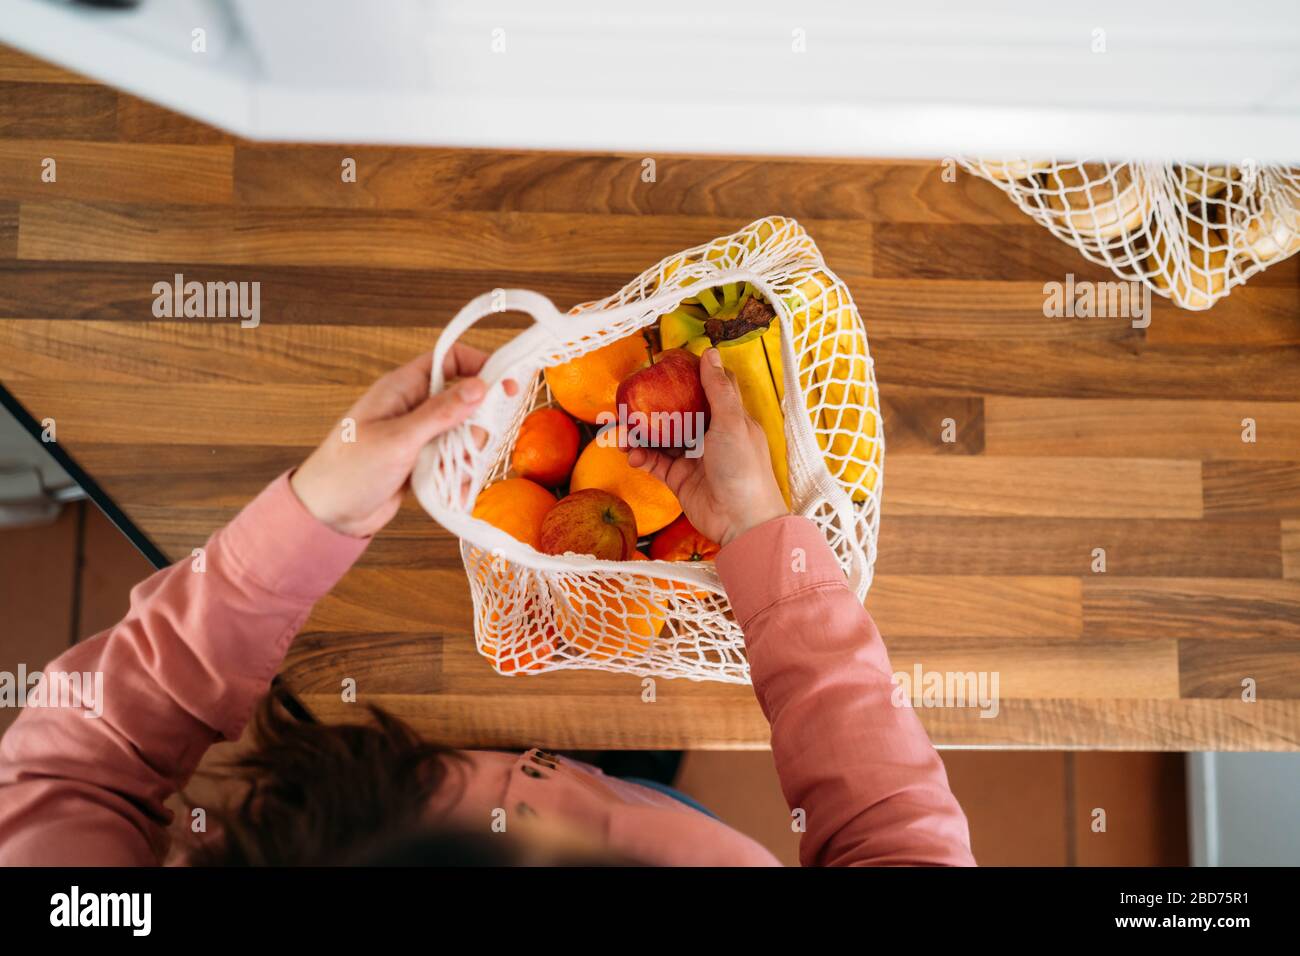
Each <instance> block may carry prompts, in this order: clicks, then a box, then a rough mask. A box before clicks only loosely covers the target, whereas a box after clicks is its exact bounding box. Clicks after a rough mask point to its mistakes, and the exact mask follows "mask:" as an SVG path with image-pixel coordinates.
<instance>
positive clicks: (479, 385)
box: [456, 378, 487, 405]
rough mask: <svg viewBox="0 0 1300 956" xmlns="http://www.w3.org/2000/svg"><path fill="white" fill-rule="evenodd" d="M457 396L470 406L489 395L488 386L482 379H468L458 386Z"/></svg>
mask: <svg viewBox="0 0 1300 956" xmlns="http://www.w3.org/2000/svg"><path fill="white" fill-rule="evenodd" d="M456 394H457V396H459V398H460V400H461V401H462V402H464V403H465V404H467V405H470V404H473V403H474V402H477V401H479V400H480V399H481V398H482V397H483V396H484V395H485V394H487V386H485V385H484V384H483V380H482V379H481V378H467V379H465V380H464V381H463V382H461V383H460V384H459V385H457V386H456Z"/></svg>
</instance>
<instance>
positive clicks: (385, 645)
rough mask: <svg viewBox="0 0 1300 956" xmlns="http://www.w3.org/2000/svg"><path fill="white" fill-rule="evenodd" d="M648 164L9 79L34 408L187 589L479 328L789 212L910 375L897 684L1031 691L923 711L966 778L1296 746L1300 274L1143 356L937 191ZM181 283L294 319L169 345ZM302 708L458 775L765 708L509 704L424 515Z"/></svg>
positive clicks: (1067, 264) (683, 730) (703, 702)
mask: <svg viewBox="0 0 1300 956" xmlns="http://www.w3.org/2000/svg"><path fill="white" fill-rule="evenodd" d="M46 157H52V158H54V159H55V160H56V161H57V173H58V179H57V182H55V183H44V182H42V181H41V175H40V174H41V168H42V166H41V164H42V160H43V159H44V158H46ZM345 157H351V158H353V159H355V160H356V162H357V180H358V181H357V182H356V183H343V182H341V177H340V168H341V167H340V164H341V162H342V160H343V159H344V158H345ZM642 159H643V157H641V156H630V155H624V156H597V155H591V156H587V155H567V154H563V155H562V154H552V153H507V152H487V151H483V152H479V151H464V150H417V149H390V148H381V147H331V146H292V145H287V146H267V145H252V144H247V143H243V142H238V141H234V140H232V139H231V138H229V137H227V136H225V135H224V134H222V133H220V132H217V131H214V130H211V129H209V128H206V127H203V126H201V125H198V124H196V123H194V122H192V121H189V120H186V119H184V118H181V117H178V116H176V115H173V114H171V113H167V112H165V111H162V110H160V109H157V108H155V107H152V106H150V105H148V104H145V103H143V102H141V101H139V100H136V99H134V98H132V97H130V96H127V95H125V94H119V93H117V92H115V91H112V90H109V89H106V88H104V87H101V86H98V85H95V84H93V83H88V82H86V81H84V80H81V79H79V78H77V77H75V76H72V75H70V74H67V73H64V72H62V71H60V70H56V69H54V68H52V67H48V66H45V65H43V64H39V63H36V62H35V61H32V60H29V59H27V58H25V57H23V56H20V55H19V54H16V53H14V52H12V51H7V50H3V49H0V382H3V384H4V385H5V386H6V387H7V388H8V389H9V391H10V392H11V393H12V394H13V395H14V396H16V398H17V399H18V401H19V402H21V403H22V404H23V405H24V406H25V407H26V409H27V410H28V411H29V412H30V413H31V414H32V415H33V416H35V418H37V419H43V418H46V417H52V418H53V419H55V421H56V422H57V429H58V432H57V434H58V439H59V442H60V444H61V445H62V447H63V448H64V449H65V450H66V451H67V452H68V453H70V454H71V455H72V456H73V458H75V459H76V461H77V462H78V463H80V465H82V466H83V467H84V468H85V469H86V471H88V472H89V473H90V474H91V475H92V476H93V477H94V478H95V479H97V480H98V482H99V483H100V484H101V485H102V487H103V488H104V489H105V490H106V492H107V493H108V494H109V495H110V496H111V497H112V498H113V499H114V500H115V501H116V502H117V504H118V505H120V507H121V508H122V510H123V511H124V512H125V513H126V515H127V516H129V518H130V519H131V520H132V521H133V522H135V523H136V524H137V525H138V526H139V527H140V528H141V529H142V530H143V531H144V532H145V533H146V534H147V535H148V536H149V537H150V538H151V539H152V540H153V541H155V542H156V543H157V544H158V545H159V546H160V547H161V548H162V549H163V550H164V551H165V552H166V554H167V555H169V556H170V557H173V558H176V557H181V556H184V555H188V553H189V551H190V549H191V548H193V547H197V546H198V545H200V544H201V543H202V542H203V541H204V539H205V538H206V537H207V535H208V534H209V533H211V532H212V531H213V530H214V529H215V528H217V527H218V526H220V525H221V524H222V523H223V522H224V521H226V520H228V519H229V518H230V517H231V516H232V515H233V514H234V513H235V511H236V510H237V509H238V508H239V507H240V506H241V505H242V504H243V503H244V502H245V501H247V500H248V499H249V498H251V497H252V496H253V495H254V494H255V493H256V492H257V491H258V490H259V489H260V488H261V487H262V486H263V485H264V484H265V483H266V482H267V481H269V480H270V479H271V478H273V477H274V476H275V475H276V474H277V473H279V472H280V471H282V470H284V469H285V468H288V467H291V466H292V465H294V464H295V463H297V462H298V461H300V460H301V459H302V457H303V456H304V455H305V454H306V453H307V451H308V450H309V449H310V448H311V447H312V446H313V445H314V444H315V443H316V442H317V441H318V440H319V438H320V437H321V436H322V435H323V434H324V433H325V431H326V429H327V427H328V424H329V422H330V421H331V420H332V419H333V418H334V417H335V416H337V415H338V414H339V413H341V412H342V410H343V409H344V408H345V406H346V405H347V404H348V403H349V402H350V401H351V400H352V398H353V397H354V396H355V395H356V394H357V393H358V392H359V390H361V389H362V388H363V387H364V386H365V385H366V384H367V383H369V382H370V381H371V380H372V379H373V378H375V377H376V376H378V375H379V374H380V373H382V372H383V371H385V370H386V369H388V368H389V367H391V366H393V365H395V364H397V363H399V362H401V361H403V360H405V359H407V358H409V357H410V356H412V355H414V354H415V353H417V352H418V351H420V350H422V349H427V348H429V347H431V345H432V344H433V342H434V340H435V337H436V335H437V332H438V329H439V326H440V324H441V323H443V322H445V321H446V320H447V319H448V318H449V317H450V316H451V315H452V314H453V313H454V311H455V310H456V309H457V308H459V307H460V306H461V305H462V304H463V303H464V302H465V301H466V300H468V299H469V298H470V297H472V296H473V295H475V294H477V293H479V292H482V291H484V290H486V289H490V288H493V287H496V286H522V287H527V288H533V289H537V290H538V291H541V292H543V293H545V294H547V295H549V296H551V297H552V298H553V299H554V300H555V302H556V303H557V304H558V305H560V306H562V307H567V306H570V305H572V304H574V303H576V302H579V301H582V300H585V299H590V298H597V297H600V296H603V295H606V294H608V293H610V292H612V291H614V290H616V289H617V288H619V287H620V286H621V285H622V283H623V282H625V281H626V280H627V279H628V278H629V277H630V276H632V275H634V274H636V273H637V272H639V271H640V270H641V269H643V268H645V267H646V266H648V265H650V264H652V263H654V262H656V261H657V260H658V259H659V258H661V257H662V256H664V255H666V254H668V253H670V252H673V251H676V250H678V249H682V248H685V247H687V246H690V245H694V244H695V243H698V242H700V241H702V240H705V239H708V238H711V237H713V236H715V235H719V234H722V233H726V232H730V231H732V230H734V229H736V228H738V227H739V226H742V225H744V224H745V223H746V222H748V221H750V220H752V219H755V218H758V217H760V216H763V215H767V214H770V213H782V214H785V215H791V216H794V217H796V218H798V219H800V220H801V221H802V222H803V223H804V224H805V225H806V226H807V227H808V230H809V232H810V233H811V234H812V235H813V237H814V238H815V239H816V240H817V241H818V243H819V244H820V246H821V248H822V250H823V252H824V254H825V256H826V258H827V260H828V262H829V263H830V265H831V267H832V268H833V269H835V270H836V271H837V272H838V273H839V274H840V275H841V276H843V277H844V278H845V279H846V281H847V282H848V283H849V285H850V287H851V288H852V290H853V293H854V295H855V297H856V299H857V302H858V305H859V307H860V309H861V311H862V313H863V316H864V318H865V320H866V323H867V329H868V334H869V336H870V339H871V347H872V352H873V354H874V356H875V359H876V366H877V370H878V374H879V379H880V383H881V393H882V397H883V403H884V413H885V421H886V437H887V444H888V453H887V455H886V467H885V477H886V482H885V498H884V512H883V515H884V517H883V522H882V530H881V538H880V545H881V549H880V559H879V562H878V564H877V579H876V583H875V585H874V587H873V589H872V592H871V594H870V596H869V598H868V607H869V608H870V609H871V611H872V612H873V613H874V614H875V616H876V619H877V621H878V623H879V625H880V628H881V630H882V632H883V633H884V635H885V637H886V641H887V643H888V644H889V646H890V650H891V653H892V656H893V663H894V665H895V668H896V669H897V670H908V671H911V670H912V668H913V666H914V665H915V664H917V663H920V664H921V665H922V666H923V667H924V668H925V669H926V670H927V671H935V670H938V671H997V672H998V674H999V676H1000V690H1001V696H1002V700H1001V707H1000V712H999V714H998V716H997V717H996V718H993V719H986V718H981V717H979V716H978V711H976V710H973V709H967V710H958V709H946V710H945V709H926V710H922V711H921V717H922V719H923V720H924V721H925V723H926V725H927V726H928V728H929V730H930V733H931V735H932V737H933V738H934V740H935V742H936V743H938V744H940V745H945V744H946V745H975V746H1005V747H1061V748H1108V749H1170V750H1200V749H1225V750H1226V749H1295V748H1297V747H1300V258H1292V259H1291V260H1288V261H1287V262H1284V263H1282V264H1280V265H1277V266H1274V267H1273V268H1272V269H1270V270H1269V271H1267V272H1265V273H1263V274H1262V275H1259V276H1256V277H1255V278H1254V279H1253V280H1251V282H1250V284H1249V285H1248V286H1246V287H1245V288H1244V289H1241V290H1238V291H1236V292H1234V293H1233V295H1232V296H1231V297H1230V298H1228V299H1227V300H1225V301H1224V302H1222V303H1220V304H1219V305H1218V306H1216V307H1215V308H1214V310H1213V311H1211V312H1209V313H1198V314H1193V313H1186V312H1180V311H1178V310H1176V309H1174V308H1173V307H1171V306H1170V305H1168V304H1167V303H1166V302H1165V301H1164V300H1157V301H1156V305H1155V310H1154V321H1153V322H1152V324H1151V326H1150V328H1148V329H1146V330H1137V329H1133V328H1132V327H1131V326H1130V325H1129V323H1128V322H1127V321H1125V320H1123V319H1075V320H1069V319H1049V318H1045V317H1044V316H1043V313H1042V305H1043V291H1042V287H1043V283H1044V282H1046V281H1052V280H1057V281H1060V280H1063V279H1064V277H1065V275H1066V273H1074V274H1075V276H1076V277H1077V278H1078V279H1095V280H1101V281H1108V280H1110V279H1111V278H1112V276H1111V274H1110V273H1109V272H1107V271H1105V270H1102V269H1100V268H1098V267H1096V266H1093V265H1091V264H1089V263H1087V262H1085V261H1084V260H1083V259H1082V257H1080V256H1079V255H1078V254H1077V253H1075V252H1074V251H1073V250H1071V249H1069V248H1068V247H1066V246H1065V245H1063V244H1062V243H1059V242H1058V241H1056V240H1055V239H1053V238H1052V237H1051V236H1049V235H1048V234H1047V233H1046V232H1045V231H1044V230H1042V229H1040V228H1039V227H1038V226H1036V225H1034V224H1033V223H1031V222H1030V221H1029V220H1027V219H1026V218H1025V217H1023V216H1022V215H1021V214H1020V213H1018V212H1017V211H1016V210H1015V209H1014V208H1012V206H1011V204H1010V203H1009V202H1008V201H1007V200H1006V199H1005V198H1004V197H1003V196H1002V195H1001V194H1000V193H998V192H997V191H996V190H995V189H993V188H992V187H990V186H988V185H987V184H985V183H982V182H979V181H976V180H973V179H972V178H970V177H968V176H966V175H964V174H963V175H960V176H959V177H958V180H957V182H955V183H948V182H945V181H944V180H943V178H942V176H941V172H942V170H941V167H940V166H939V164H938V163H937V162H929V161H927V162H898V163H883V162H829V161H807V162H793V161H787V160H754V159H725V158H708V159H690V158H674V157H669V156H663V157H656V161H657V182H654V183H645V182H643V181H642V179H641V172H642ZM175 273H183V274H184V276H185V277H186V279H193V280H199V281H204V282H206V281H258V282H260V283H261V308H262V324H261V325H260V327H259V328H257V329H241V328H239V326H238V323H237V322H236V321H233V320H221V319H216V320H207V319H175V320H156V319H154V318H153V316H152V313H151V306H152V303H153V299H154V295H153V292H152V288H153V285H154V283H156V282H159V281H164V282H169V281H171V279H172V276H173V275H174V274H175ZM521 324H522V321H521V319H520V318H519V317H517V316H510V315H503V316H499V317H494V319H493V321H492V322H491V323H490V326H491V327H489V328H487V329H486V330H484V331H482V332H476V333H474V335H475V336H476V337H477V341H478V343H479V344H485V345H492V344H496V343H499V342H501V341H504V340H505V339H507V338H508V337H509V336H510V335H511V334H513V331H514V330H516V329H517V328H519V327H520V326H521ZM1244 417H1253V418H1255V419H1256V421H1257V423H1258V441H1257V442H1256V443H1254V444H1245V443H1243V442H1242V441H1241V434H1240V433H1241V427H1242V426H1241V420H1242V419H1243V418H1244ZM945 418H952V419H954V420H955V422H956V424H957V441H956V442H955V443H953V444H945V443H944V442H942V441H941V439H940V430H941V427H942V421H943V419H945ZM1095 548H1104V549H1105V551H1106V559H1107V569H1106V572H1105V573H1104V574H1094V573H1092V572H1091V570H1090V566H1091V563H1092V553H1093V549H1095ZM283 676H284V678H285V679H286V681H287V682H288V683H289V684H290V686H292V687H293V688H294V689H295V690H296V691H298V692H299V693H300V694H301V695H302V697H303V699H304V701H305V702H306V703H307V704H308V705H309V706H310V707H312V708H313V709H314V710H316V711H317V712H319V713H320V714H321V715H323V716H325V717H327V718H331V719H333V718H338V719H344V718H347V717H350V716H354V715H355V708H354V707H353V706H352V705H345V704H343V703H341V702H340V689H341V682H342V681H343V680H344V679H345V678H349V677H350V678H354V679H355V680H356V681H357V686H358V689H359V693H360V699H361V700H362V701H363V702H365V701H371V702H376V703H380V704H382V705H384V706H386V707H389V708H391V709H393V710H395V711H396V712H398V713H400V714H401V715H403V716H404V717H406V718H408V719H410V720H412V721H413V722H415V724H416V725H417V726H419V727H420V728H421V729H422V730H423V731H425V732H427V733H428V734H430V735H431V736H433V737H436V738H438V739H440V740H442V741H444V742H445V743H448V744H451V745H457V746H509V745H523V744H538V745H542V746H548V747H569V748H592V749H595V748H619V747H732V748H748V747H762V746H765V745H766V742H767V727H766V724H765V723H764V720H763V717H762V715H761V713H760V712H759V709H758V707H757V705H756V704H755V703H754V700H753V696H752V692H751V691H750V689H749V688H747V687H738V686H725V685H717V684H695V683H689V682H685V681H667V680H661V681H659V682H658V684H657V688H656V699H655V701H654V702H653V703H646V702H643V700H642V684H641V680H640V679H639V678H636V677H625V676H614V675H607V674H595V673H564V674H555V675H545V676H541V677H516V678H506V677H499V676H497V675H496V674H495V673H494V672H493V671H492V670H491V669H490V668H489V667H488V665H487V664H486V663H485V662H484V661H482V660H481V659H480V658H479V657H478V656H477V654H476V653H475V651H474V646H473V640H472V631H471V617H470V605H469V598H468V591H467V587H466V584H465V580H464V573H463V570H462V569H461V567H460V564H459V559H458V556H457V552H456V547H455V542H454V540H453V539H452V538H451V537H450V536H448V535H447V534H445V533H444V532H442V531H441V530H440V529H439V528H437V527H436V526H435V525H434V524H433V523H432V522H431V521H429V520H428V519H427V518H426V517H425V516H424V515H423V513H422V512H420V511H419V510H418V508H416V507H414V506H409V507H407V508H406V509H405V510H403V512H402V513H401V514H400V515H399V516H398V518H397V519H396V520H395V522H394V523H393V525H392V527H391V528H390V529H389V530H388V531H386V532H385V533H384V534H383V535H382V536H381V537H380V538H379V539H378V540H376V541H375V542H374V544H373V545H372V547H371V548H370V549H369V551H368V552H367V554H366V556H365V557H364V559H363V560H362V561H361V563H360V564H359V565H358V567H357V568H355V569H354V570H353V571H352V572H351V573H350V574H349V575H348V576H347V577H346V578H345V579H344V581H343V582H342V583H341V584H340V585H339V587H338V588H337V589H336V591H335V592H334V593H333V594H332V595H331V596H330V597H328V598H327V599H326V600H324V601H323V602H321V604H320V605H319V607H318V608H317V609H316V611H315V613H314V614H313V615H312V617H311V619H310V621H309V622H308V624H307V626H306V628H305V629H304V632H303V634H302V636H301V637H300V638H299V639H298V640H297V642H296V643H295V645H294V648H293V651H292V653H291V654H290V657H289V660H288V662H287V664H286V666H285V670H284V673H283ZM1247 678H1250V679H1253V680H1254V681H1255V682H1256V686H1257V694H1258V700H1256V701H1255V702H1252V703H1248V702H1244V701H1243V700H1242V699H1241V696H1242V681H1243V680H1245V679H1247Z"/></svg>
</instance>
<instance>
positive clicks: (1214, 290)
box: [961, 159, 1300, 310]
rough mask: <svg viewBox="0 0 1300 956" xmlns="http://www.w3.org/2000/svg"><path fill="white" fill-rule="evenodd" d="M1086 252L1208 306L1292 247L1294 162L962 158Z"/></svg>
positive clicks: (1297, 229) (1183, 299)
mask: <svg viewBox="0 0 1300 956" xmlns="http://www.w3.org/2000/svg"><path fill="white" fill-rule="evenodd" d="M961 162H962V165H963V166H964V167H965V168H966V169H967V170H969V171H970V172H972V173H974V174H975V175H977V176H979V177H981V178H983V179H987V180H988V181H990V182H992V183H994V184H995V185H997V186H998V187H999V188H1000V189H1001V190H1002V191H1003V192H1005V193H1006V194H1007V195H1008V196H1010V197H1011V198H1012V199H1013V200H1014V201H1015V203H1016V205H1018V206H1019V207H1020V208H1021V209H1022V210H1023V211H1024V212H1026V213H1027V214H1028V215H1030V216H1031V217H1033V219H1034V220H1036V221H1037V222H1038V223H1039V224H1041V225H1043V226H1046V227H1047V228H1048V229H1049V230H1051V232H1052V234H1053V235H1054V236H1056V237H1057V238H1058V239H1061V240H1063V241H1065V242H1067V243H1069V244H1070V245H1072V246H1074V247H1075V248H1076V249H1078V250H1079V251H1080V252H1082V253H1083V254H1084V256H1086V257H1087V258H1088V259H1090V260H1092V261H1093V262H1098V263H1101V264H1102V265H1105V266H1109V267H1110V268H1111V269H1113V270H1114V271H1115V273H1116V274H1118V275H1119V276H1120V277H1121V278H1123V279H1126V280H1129V281H1139V282H1142V283H1143V284H1144V285H1146V286H1147V287H1148V288H1149V289H1151V291H1153V292H1155V293H1157V294H1159V295H1162V296H1165V297H1166V298H1169V299H1172V300H1173V301H1174V303H1175V304H1177V305H1179V306H1181V307H1182V308H1185V309H1195V310H1201V309H1208V308H1210V306H1212V305H1213V304H1214V303H1215V302H1217V301H1218V300H1219V299H1221V298H1222V297H1223V296H1225V295H1227V294H1228V293H1229V292H1230V291H1231V290H1232V289H1233V288H1234V287H1235V286H1238V285H1241V284H1242V283H1243V282H1245V281H1246V280H1247V279H1248V278H1250V277H1251V276H1252V275H1254V274H1255V273H1256V272H1259V271H1260V270H1261V269H1264V268H1266V267H1267V266H1269V265H1272V264H1273V263H1274V262H1279V261H1281V260H1282V259H1285V258H1286V257H1287V256H1290V255H1293V254H1294V253H1295V252H1296V251H1297V250H1300V168H1297V167H1288V166H1266V165H1260V164H1257V163H1254V162H1251V161H1243V162H1241V163H1239V164H1237V165H1232V164H1229V163H1222V164H1218V165H1215V164H1197V163H1165V162H1140V163H1136V162H1135V163H1111V162H1058V161H1055V160H1033V159H996V160H994V159H965V160H962V161H961Z"/></svg>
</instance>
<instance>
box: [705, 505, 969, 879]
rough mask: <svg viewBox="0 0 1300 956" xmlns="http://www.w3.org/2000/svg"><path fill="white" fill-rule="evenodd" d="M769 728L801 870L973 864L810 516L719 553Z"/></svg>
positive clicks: (914, 728)
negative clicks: (796, 818)
mask: <svg viewBox="0 0 1300 956" xmlns="http://www.w3.org/2000/svg"><path fill="white" fill-rule="evenodd" d="M717 567H718V572H719V574H720V575H721V577H722V581H723V584H724V585H725V587H726V589H727V595H728V597H729V598H730V600H731V606H732V609H733V610H734V611H735V614H736V618H737V620H738V621H739V622H740V625H741V627H742V628H743V629H744V632H745V644H746V647H747V648H748V652H749V665H750V673H751V676H752V678H753V681H754V691H755V693H756V694H757V696H758V701H759V704H760V706H761V707H762V708H763V713H764V714H765V715H766V716H767V719H768V722H769V723H770V724H771V725H772V753H773V756H774V758H775V760H776V769H777V773H778V774H779V776H780V778H781V788H782V790H783V791H784V793H785V798H786V802H787V803H789V805H790V807H791V809H792V810H794V809H802V810H803V811H804V814H805V817H804V822H805V825H806V827H807V829H806V831H805V833H804V836H803V840H802V843H801V845H800V853H799V855H800V859H801V861H802V862H803V864H804V865H805V866H811V865H827V866H847V865H865V864H922V865H931V864H933V865H973V864H974V862H975V860H974V858H973V857H972V856H971V852H970V836H969V834H968V832H967V829H966V817H965V816H964V815H963V814H962V811H961V807H959V806H958V805H957V800H956V799H955V798H954V797H953V795H952V791H951V790H949V789H948V777H947V774H946V773H945V772H944V768H943V762H942V761H941V760H940V759H939V755H938V753H936V752H935V749H934V747H932V746H931V744H930V739H929V737H927V736H926V733H925V728H924V727H922V726H921V722H920V720H919V719H918V718H917V716H916V714H915V713H914V712H913V711H912V708H910V707H906V706H903V707H896V706H894V705H893V703H892V702H891V697H892V692H893V689H894V685H893V684H892V683H891V680H890V675H891V669H890V665H889V656H888V655H887V654H886V652H885V645H884V642H883V641H882V640H881V639H880V632H879V631H878V630H876V625H875V622H873V621H872V620H871V616H870V615H869V614H867V612H866V610H864V609H863V607H862V605H861V604H860V603H859V602H858V600H857V598H856V597H855V596H854V594H853V592H852V591H851V590H850V589H849V587H848V584H847V583H846V580H845V577H844V574H843V572H842V571H841V570H840V566H839V563H838V562H837V561H836V559H835V555H834V554H833V552H832V551H831V549H830V548H829V547H828V546H827V544H826V541H825V539H824V538H823V537H822V535H821V534H820V533H819V532H818V530H817V527H816V526H815V525H814V524H813V523H812V522H811V521H809V520H808V519H806V518H798V517H785V518H778V519H776V520H773V521H769V522H767V523H766V524H763V525H760V526H759V527H757V528H753V529H751V530H750V531H748V532H746V533H745V534H743V535H741V536H740V537H738V538H736V539H735V540H734V541H732V542H730V543H729V544H728V545H727V546H726V547H725V548H723V549H722V551H721V553H720V554H719V555H718V557H717Z"/></svg>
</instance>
